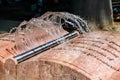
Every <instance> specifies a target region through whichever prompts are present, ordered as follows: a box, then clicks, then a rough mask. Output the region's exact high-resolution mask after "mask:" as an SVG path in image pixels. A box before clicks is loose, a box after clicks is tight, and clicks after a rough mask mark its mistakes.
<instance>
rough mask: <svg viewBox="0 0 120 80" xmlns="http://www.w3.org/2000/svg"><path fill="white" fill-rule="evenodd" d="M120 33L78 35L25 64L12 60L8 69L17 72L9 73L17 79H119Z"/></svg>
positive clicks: (10, 71)
mask: <svg viewBox="0 0 120 80" xmlns="http://www.w3.org/2000/svg"><path fill="white" fill-rule="evenodd" d="M119 36H120V35H119V34H115V33H111V32H104V31H97V32H91V33H87V34H84V35H79V36H78V37H76V38H74V39H72V40H70V41H67V42H65V43H64V44H61V45H59V46H57V47H55V48H52V49H50V50H48V51H46V52H43V53H41V54H39V55H37V56H35V57H32V58H30V59H28V60H26V61H24V62H22V63H19V64H17V63H16V61H15V60H14V59H9V60H7V61H6V64H5V65H6V69H5V70H7V72H9V73H16V75H12V74H10V75H11V77H12V78H16V80H120V77H119V76H120V41H119V40H120V37H119ZM7 66H8V67H7ZM14 66H16V67H15V69H14V68H13V67H14ZM12 78H11V79H10V80H12ZM13 80H14V79H13Z"/></svg>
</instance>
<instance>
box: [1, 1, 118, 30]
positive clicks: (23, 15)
mask: <svg viewBox="0 0 120 80" xmlns="http://www.w3.org/2000/svg"><path fill="white" fill-rule="evenodd" d="M118 1H119V0H112V1H111V0H0V31H2V32H4V31H9V30H10V29H11V28H12V27H16V26H18V25H19V23H20V22H21V21H23V20H30V19H31V18H33V17H39V16H41V15H42V14H44V13H45V12H47V11H65V12H70V13H74V14H76V15H80V16H81V17H82V18H83V19H85V20H87V21H88V23H93V24H94V25H92V26H98V27H100V28H103V26H104V25H105V24H106V23H107V24H112V18H111V15H112V12H111V5H110V2H118ZM118 5H119V4H118ZM105 26H106V25H105Z"/></svg>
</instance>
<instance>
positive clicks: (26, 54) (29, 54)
mask: <svg viewBox="0 0 120 80" xmlns="http://www.w3.org/2000/svg"><path fill="white" fill-rule="evenodd" d="M78 35H79V33H78V32H77V31H74V32H70V33H68V34H66V35H64V36H62V37H60V38H58V39H55V40H53V41H50V42H47V43H45V44H43V45H40V46H38V47H36V48H33V49H31V50H29V51H26V52H24V53H22V54H19V55H17V56H14V57H13V58H14V59H15V60H17V62H18V63H21V62H23V61H25V60H27V59H29V58H31V57H33V56H35V55H37V54H40V53H41V52H44V51H46V50H48V49H50V48H53V47H55V46H57V45H59V44H61V43H63V42H64V41H65V40H70V39H72V38H75V37H76V36H78Z"/></svg>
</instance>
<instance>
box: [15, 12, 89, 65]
mask: <svg viewBox="0 0 120 80" xmlns="http://www.w3.org/2000/svg"><path fill="white" fill-rule="evenodd" d="M38 20H43V21H46V22H52V23H53V24H54V25H62V28H63V29H64V30H66V31H67V32H68V33H67V34H66V35H64V36H62V37H59V38H57V39H54V40H52V41H49V42H46V43H45V44H42V45H39V46H37V47H35V48H32V49H30V50H28V51H25V52H23V53H21V54H18V55H16V56H14V57H13V59H15V60H16V61H17V63H21V62H23V61H25V60H27V59H29V58H31V57H33V56H35V55H38V54H40V53H41V52H44V51H46V50H49V49H51V48H53V47H55V46H57V45H59V44H62V43H63V42H65V41H66V40H70V39H73V38H75V37H76V36H78V35H79V34H84V33H86V32H89V31H90V29H89V27H88V25H87V23H86V22H85V21H84V20H83V19H82V18H80V17H78V16H76V15H73V14H70V13H66V12H47V13H45V14H44V15H43V16H41V17H39V18H38ZM34 22H35V21H34V20H32V23H31V21H29V22H28V24H30V25H34ZM37 26H38V25H37Z"/></svg>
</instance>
